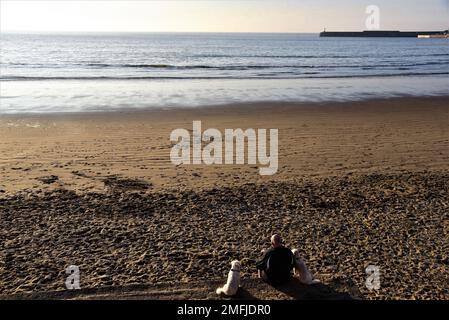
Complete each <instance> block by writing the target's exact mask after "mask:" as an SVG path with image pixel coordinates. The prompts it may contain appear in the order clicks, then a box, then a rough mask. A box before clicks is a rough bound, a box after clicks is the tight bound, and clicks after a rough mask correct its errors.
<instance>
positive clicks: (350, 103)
mask: <svg viewBox="0 0 449 320" xmlns="http://www.w3.org/2000/svg"><path fill="white" fill-rule="evenodd" d="M427 101H429V102H435V103H447V104H449V94H448V95H435V96H434V95H429V96H414V95H403V96H396V97H373V98H364V99H363V98H362V99H354V100H329V101H327V100H323V101H280V100H272V101H270V100H262V101H248V102H234V103H219V104H204V105H198V106H180V105H176V106H154V107H146V108H144V107H143V108H122V109H112V110H93V111H73V112H53V111H50V112H36V113H34V112H21V113H0V120H1V119H2V118H3V119H8V118H10V119H21V118H39V119H45V118H49V119H51V118H64V117H68V118H70V117H75V118H76V117H89V116H94V117H95V116H115V115H130V116H132V115H139V114H140V115H145V114H158V113H170V112H185V111H187V112H193V113H195V112H198V113H202V112H214V111H216V112H223V111H238V112H241V111H254V112H257V111H267V110H270V109H273V108H280V110H295V109H296V110H298V109H310V108H317V107H319V108H328V109H333V108H341V109H344V108H345V107H349V108H351V107H354V105H355V104H376V103H378V104H383V103H385V102H388V103H389V104H391V102H398V103H401V104H402V103H407V102H408V103H411V104H415V103H416V102H418V103H419V102H427ZM380 107H382V106H380ZM412 107H413V106H412ZM242 108H243V109H244V110H242Z"/></svg>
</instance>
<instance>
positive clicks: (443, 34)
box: [320, 30, 448, 38]
mask: <svg viewBox="0 0 449 320" xmlns="http://www.w3.org/2000/svg"><path fill="white" fill-rule="evenodd" d="M320 37H389V38H447V37H448V30H444V31H389V30H365V31H326V30H325V31H323V32H321V33H320Z"/></svg>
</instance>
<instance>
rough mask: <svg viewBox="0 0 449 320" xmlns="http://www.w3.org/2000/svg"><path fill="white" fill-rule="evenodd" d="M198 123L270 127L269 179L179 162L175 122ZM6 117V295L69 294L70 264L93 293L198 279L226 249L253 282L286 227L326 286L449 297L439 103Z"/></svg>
mask: <svg viewBox="0 0 449 320" xmlns="http://www.w3.org/2000/svg"><path fill="white" fill-rule="evenodd" d="M193 120H201V121H202V124H203V128H211V127H213V128H218V129H220V130H222V131H223V130H224V128H242V129H245V128H277V129H279V146H280V149H279V171H278V173H277V174H276V175H274V176H265V177H264V176H260V175H259V174H258V168H257V166H254V165H221V166H219V165H216V166H206V165H195V166H194V165H191V166H174V165H173V164H172V163H171V162H170V159H169V154H170V149H171V147H172V143H171V142H170V141H169V135H170V132H171V131H172V130H173V129H176V128H186V129H191V128H192V121H193ZM0 124H1V125H0V136H1V137H2V139H1V140H0V174H1V177H2V179H1V181H0V198H1V200H0V214H1V223H0V225H1V226H0V237H1V239H0V240H1V243H2V244H3V245H2V247H1V255H0V257H1V261H0V294H3V295H6V296H9V295H11V294H14V293H16V294H19V293H24V292H35V293H36V292H50V291H52V290H64V280H65V273H64V269H65V267H66V266H67V265H69V264H76V265H79V266H80V269H81V270H82V280H81V281H82V287H83V288H87V289H88V288H98V287H103V286H113V287H121V286H125V285H130V284H135V283H138V284H149V285H152V284H154V285H155V284H157V283H169V284H170V283H171V284H170V285H171V286H173V284H176V283H183V286H185V287H189V284H191V286H192V289H194V287H195V286H197V284H198V282H199V281H219V280H220V279H222V280H223V281H224V279H225V276H226V272H227V270H228V267H229V262H230V261H231V260H232V259H240V260H241V261H242V263H243V278H244V279H245V281H252V280H251V279H254V277H255V275H256V270H255V268H254V262H255V260H256V259H257V257H258V252H260V250H261V249H263V248H265V247H266V246H267V245H268V243H267V239H268V237H269V235H270V234H272V233H274V232H280V233H281V234H282V235H283V236H284V238H285V239H286V241H287V243H288V244H289V245H290V246H291V247H298V248H299V249H300V251H301V253H302V254H303V256H304V258H305V260H306V262H307V264H308V265H309V266H310V269H311V270H312V271H313V272H314V273H315V274H316V275H317V277H321V278H322V279H323V282H324V285H325V286H327V287H326V289H325V290H324V292H326V290H330V291H332V290H334V291H335V290H337V291H341V292H343V293H348V294H350V296H352V297H357V298H368V299H370V298H373V299H375V298H381V299H387V298H445V299H447V298H449V293H448V289H447V282H448V279H449V276H448V275H449V272H448V271H449V270H448V268H449V267H448V256H447V252H449V250H448V249H449V247H448V244H447V238H448V226H449V225H448V221H449V220H448V212H449V198H448V194H449V192H448V191H449V190H448V183H447V182H448V181H449V179H448V178H449V99H448V98H444V97H442V98H400V99H389V100H372V101H365V102H351V103H329V104H287V103H285V104H282V103H276V104H273V103H266V104H254V105H245V106H227V107H210V108H201V109H194V110H191V109H178V110H162V111H135V112H121V113H97V114H71V115H62V114H61V115H40V116H37V115H28V116H2V117H1V118H0ZM370 264H375V265H378V266H379V267H380V268H381V273H382V277H381V289H379V290H377V291H376V290H375V291H369V290H368V289H367V288H366V287H365V279H366V274H365V268H366V267H367V266H368V265H370ZM250 283H251V282H250ZM342 284H343V285H342ZM170 285H168V286H170ZM330 291H329V292H330ZM320 294H322V293H320ZM6 296H3V297H6ZM44 296H45V295H44ZM319 296H320V295H319ZM164 297H165V298H169V297H170V296H169V295H168V296H164ZM320 297H322V296H320ZM204 298H210V297H208V296H207V295H206V296H205V297H204ZM258 298H285V296H282V295H276V294H273V293H270V292H267V293H266V294H262V295H259V296H258Z"/></svg>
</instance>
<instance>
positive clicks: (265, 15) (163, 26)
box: [0, 0, 449, 32]
mask: <svg viewBox="0 0 449 320" xmlns="http://www.w3.org/2000/svg"><path fill="white" fill-rule="evenodd" d="M368 5H377V6H378V7H379V8H380V27H381V29H390V30H418V29H419V30H441V29H447V28H448V25H449V0H368V1H365V0H338V1H336V0H234V1H222V0H203V1H193V0H184V1H171V0H165V1H151V0H148V1H145V0H141V1H114V0H111V1H106V0H104V1H69V0H53V1H38V0H34V1H21V0H0V30H1V31H102V32H103V31H185V32H196V31H197V32H318V31H321V30H322V29H323V28H324V27H326V28H327V30H363V29H365V20H366V18H367V14H366V13H365V9H366V7H367V6H368Z"/></svg>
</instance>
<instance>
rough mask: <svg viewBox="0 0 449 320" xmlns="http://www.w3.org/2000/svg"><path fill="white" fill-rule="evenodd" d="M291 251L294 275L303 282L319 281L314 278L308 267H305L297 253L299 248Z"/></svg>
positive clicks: (313, 282)
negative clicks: (293, 259) (293, 257)
mask: <svg viewBox="0 0 449 320" xmlns="http://www.w3.org/2000/svg"><path fill="white" fill-rule="evenodd" d="M292 252H293V255H294V256H295V276H298V278H299V281H300V282H301V283H304V284H315V283H320V280H318V279H314V278H313V276H312V274H311V273H310V271H309V269H307V267H306V264H305V263H304V260H302V258H301V256H300V255H299V250H298V249H293V250H292Z"/></svg>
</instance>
